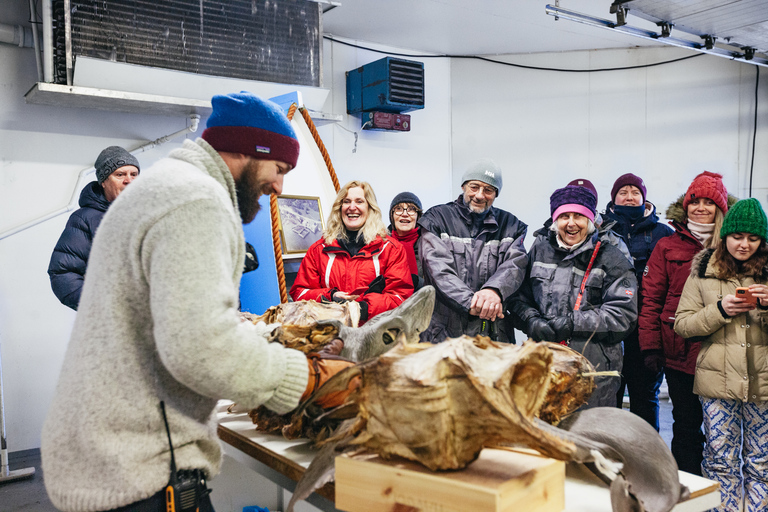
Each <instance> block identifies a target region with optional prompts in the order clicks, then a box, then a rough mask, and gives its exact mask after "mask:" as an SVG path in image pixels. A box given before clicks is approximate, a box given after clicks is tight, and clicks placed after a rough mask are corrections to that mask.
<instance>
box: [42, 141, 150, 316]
mask: <svg viewBox="0 0 768 512" xmlns="http://www.w3.org/2000/svg"><path fill="white" fill-rule="evenodd" d="M93 166H94V168H95V169H96V181H92V182H90V183H89V184H88V185H86V186H85V188H83V191H82V192H81V193H80V201H79V205H80V208H79V209H78V210H75V212H74V213H73V214H72V215H71V216H70V217H69V220H68V221H67V226H66V227H65V228H64V232H62V234H61V236H60V237H59V241H58V242H57V243H56V247H55V248H54V249H53V254H52V255H51V262H50V264H49V265H48V277H50V279H51V288H53V293H54V294H56V297H57V298H58V299H59V301H61V303H62V304H64V305H65V306H67V307H70V308H72V309H74V310H77V305H78V304H79V303H80V293H81V292H82V290H83V279H84V278H85V268H86V267H87V265H88V256H89V255H90V253H91V244H92V243H93V237H94V235H96V229H97V228H98V227H99V224H101V219H102V218H103V217H104V214H105V213H106V212H107V208H109V205H110V204H111V203H112V201H114V200H115V199H116V198H117V196H118V195H120V192H122V191H123V190H124V189H125V187H127V186H128V185H129V184H130V183H131V182H132V181H133V180H134V179H135V178H136V177H137V176H138V175H139V161H138V160H136V157H135V156H133V155H132V154H130V153H129V152H128V151H126V150H125V149H123V148H121V147H120V146H109V147H108V148H106V149H105V150H103V151H102V152H101V153H100V154H99V157H98V158H97V159H96V163H95V164H94V165H93Z"/></svg>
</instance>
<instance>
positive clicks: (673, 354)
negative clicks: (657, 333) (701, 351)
mask: <svg viewBox="0 0 768 512" xmlns="http://www.w3.org/2000/svg"><path fill="white" fill-rule="evenodd" d="M661 341H662V345H663V347H664V357H666V358H667V359H673V360H675V361H683V360H685V357H686V356H687V355H688V349H687V343H686V342H685V338H683V337H682V336H680V335H679V334H677V333H676V332H675V319H674V317H673V318H666V317H663V318H662V319H661Z"/></svg>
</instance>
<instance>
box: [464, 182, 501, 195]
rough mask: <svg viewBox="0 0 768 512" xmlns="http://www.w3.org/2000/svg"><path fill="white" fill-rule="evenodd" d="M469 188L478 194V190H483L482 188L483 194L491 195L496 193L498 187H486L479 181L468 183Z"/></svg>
mask: <svg viewBox="0 0 768 512" xmlns="http://www.w3.org/2000/svg"><path fill="white" fill-rule="evenodd" d="M467 188H468V189H469V191H470V192H472V193H473V194H477V191H478V190H481V189H482V191H483V195H486V196H490V195H495V194H496V189H495V188H493V187H484V186H482V185H479V184H477V183H468V184H467Z"/></svg>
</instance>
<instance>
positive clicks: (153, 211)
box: [42, 92, 316, 512]
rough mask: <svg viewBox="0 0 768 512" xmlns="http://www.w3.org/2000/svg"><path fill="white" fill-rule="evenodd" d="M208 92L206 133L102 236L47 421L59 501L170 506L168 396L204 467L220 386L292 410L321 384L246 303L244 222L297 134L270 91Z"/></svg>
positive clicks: (192, 464) (188, 464)
mask: <svg viewBox="0 0 768 512" xmlns="http://www.w3.org/2000/svg"><path fill="white" fill-rule="evenodd" d="M212 105H213V112H212V114H211V117H210V118H209V119H208V123H207V129H206V130H205V131H204V132H203V135H202V138H200V139H197V140H196V141H194V142H192V141H190V140H186V141H184V144H183V146H182V147H181V148H180V149H177V150H174V151H173V152H171V153H170V155H169V156H168V157H167V158H165V159H162V160H160V161H159V162H157V163H156V164H155V165H153V166H152V167H151V168H150V169H147V170H146V171H145V172H143V173H142V175H141V176H140V177H139V178H138V179H137V180H136V181H135V182H134V183H133V184H132V185H131V187H128V188H127V189H126V191H125V192H123V193H122V194H121V195H120V197H118V198H117V200H116V201H115V202H114V204H113V205H112V206H111V207H110V209H109V210H108V212H107V214H106V215H105V217H104V220H103V222H102V223H101V226H100V228H99V231H98V235H97V236H96V239H95V241H94V244H93V249H92V251H91V256H90V261H89V266H88V274H87V276H86V279H85V285H84V289H83V294H82V299H81V302H80V306H79V309H78V314H77V318H76V320H75V325H74V328H73V331H72V337H71V340H70V343H69V346H68V348H67V353H66V356H65V359H64V365H63V368H62V371H61V376H60V378H59V383H58V387H57V390H56V394H55V397H54V400H53V403H52V405H51V408H50V410H49V412H48V417H47V419H46V422H45V425H44V427H43V433H42V459H43V472H44V474H45V484H46V489H47V491H48V494H49V496H50V498H51V501H52V502H53V504H54V505H55V506H56V507H57V508H59V509H61V510H63V511H72V512H77V511H106V510H121V511H123V510H165V506H164V497H163V494H164V489H165V486H166V485H167V484H168V481H169V475H170V451H169V446H168V437H167V435H166V432H165V427H164V424H163V416H162V414H161V409H160V402H161V401H164V402H165V410H166V414H167V417H168V424H169V426H170V433H171V437H172V440H173V446H174V452H175V458H176V465H177V467H178V468H179V469H180V470H195V469H196V470H201V471H202V473H204V475H205V476H206V477H209V478H210V477H212V476H214V475H215V474H216V473H217V472H218V470H219V467H220V463H221V460H220V459H221V449H220V446H219V441H218V439H217V436H216V425H215V423H214V422H213V421H212V420H213V412H214V408H215V406H216V403H217V401H218V400H219V399H221V398H229V399H232V400H235V401H236V402H237V403H238V404H240V405H241V406H243V407H247V408H252V407H258V406H259V405H265V406H266V407H268V408H270V409H272V410H273V411H275V412H277V413H286V412H288V411H290V410H292V409H293V408H295V407H296V405H297V404H298V402H299V399H300V397H301V396H302V394H303V393H304V392H305V389H307V388H308V382H309V383H310V384H312V385H314V381H313V378H316V376H315V375H313V374H311V372H309V371H308V363H307V359H306V357H305V356H304V355H303V354H302V353H301V352H299V351H296V350H291V349H286V348H284V347H283V346H281V345H279V344H277V343H273V344H269V343H267V341H266V339H265V337H264V335H265V331H266V328H265V327H264V326H263V324H261V326H256V325H252V324H251V323H242V322H240V320H239V315H238V288H239V283H240V277H241V275H242V271H243V261H244V259H245V240H244V236H243V230H242V223H248V222H250V221H251V220H253V218H254V216H255V215H256V212H257V211H258V206H259V205H258V199H259V196H260V195H261V194H272V193H273V194H279V193H280V192H281V190H282V185H283V175H284V174H286V173H287V172H288V171H290V170H291V169H292V168H293V166H295V165H296V160H297V158H298V154H299V143H298V141H297V139H296V136H295V134H294V132H293V129H292V128H291V125H290V122H289V121H288V119H287V118H286V117H285V115H284V113H283V112H282V110H280V108H279V107H278V106H277V105H275V104H274V103H271V102H268V101H265V100H262V99H260V98H258V97H256V96H254V95H252V94H250V93H245V92H244V93H240V94H230V95H225V96H215V97H214V98H213V101H212ZM156 505H159V508H154V507H155V506H156ZM200 510H201V512H202V511H206V510H212V509H211V507H210V501H209V500H208V499H207V498H206V500H205V502H204V503H203V504H201V507H200Z"/></svg>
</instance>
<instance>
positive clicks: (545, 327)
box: [527, 316, 559, 342]
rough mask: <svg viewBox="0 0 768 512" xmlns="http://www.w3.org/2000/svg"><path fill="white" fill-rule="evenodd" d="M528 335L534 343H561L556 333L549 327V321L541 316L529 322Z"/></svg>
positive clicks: (532, 318)
mask: <svg viewBox="0 0 768 512" xmlns="http://www.w3.org/2000/svg"><path fill="white" fill-rule="evenodd" d="M527 333H528V337H529V338H531V339H532V340H534V341H551V342H556V341H559V340H557V336H556V335H555V331H554V330H553V329H552V327H550V326H549V321H547V320H546V319H544V318H541V317H540V316H534V317H531V318H530V319H529V320H528V326H527Z"/></svg>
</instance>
